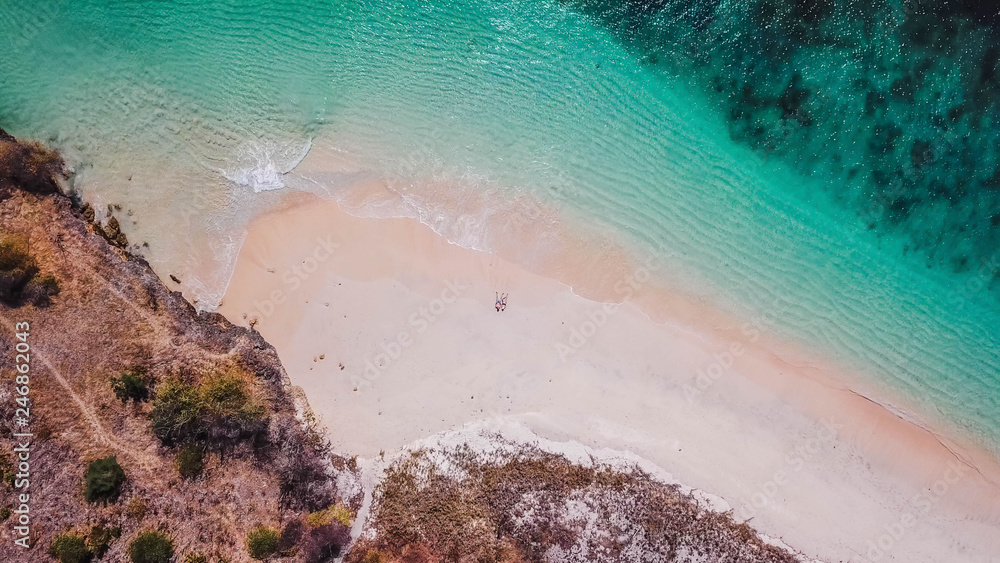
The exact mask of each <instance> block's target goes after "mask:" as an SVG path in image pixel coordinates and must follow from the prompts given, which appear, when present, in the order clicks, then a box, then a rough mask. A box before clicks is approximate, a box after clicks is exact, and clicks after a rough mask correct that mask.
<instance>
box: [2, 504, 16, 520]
mask: <svg viewBox="0 0 1000 563" xmlns="http://www.w3.org/2000/svg"><path fill="white" fill-rule="evenodd" d="M11 514H14V511H13V510H11V509H10V508H8V507H6V506H5V507H3V508H0V522H4V521H6V520H7V519H8V518H10V515H11Z"/></svg>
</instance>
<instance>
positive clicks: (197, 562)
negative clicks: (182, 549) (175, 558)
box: [184, 553, 208, 563]
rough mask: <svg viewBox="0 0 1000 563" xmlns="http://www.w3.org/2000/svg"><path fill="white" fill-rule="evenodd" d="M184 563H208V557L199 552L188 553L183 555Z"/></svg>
mask: <svg viewBox="0 0 1000 563" xmlns="http://www.w3.org/2000/svg"><path fill="white" fill-rule="evenodd" d="M184 563H208V557H205V556H204V555H202V554H200V553H188V554H187V555H186V556H185V557H184Z"/></svg>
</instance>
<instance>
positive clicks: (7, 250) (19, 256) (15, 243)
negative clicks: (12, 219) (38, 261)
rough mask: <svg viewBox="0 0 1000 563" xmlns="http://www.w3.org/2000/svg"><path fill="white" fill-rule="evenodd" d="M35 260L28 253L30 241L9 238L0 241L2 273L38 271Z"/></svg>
mask: <svg viewBox="0 0 1000 563" xmlns="http://www.w3.org/2000/svg"><path fill="white" fill-rule="evenodd" d="M37 268H38V267H37V266H36V265H35V261H34V259H32V258H31V254H30V253H29V252H28V241H27V240H25V239H23V238H21V237H13V236H8V237H4V238H2V239H0V272H27V271H30V272H32V275H33V274H34V272H35V271H37Z"/></svg>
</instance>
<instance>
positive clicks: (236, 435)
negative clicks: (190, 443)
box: [149, 369, 267, 445]
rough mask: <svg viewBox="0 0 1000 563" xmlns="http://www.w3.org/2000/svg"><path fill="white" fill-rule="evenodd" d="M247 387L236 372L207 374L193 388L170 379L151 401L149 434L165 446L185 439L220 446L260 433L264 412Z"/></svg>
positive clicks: (233, 370)
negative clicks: (150, 431) (204, 441)
mask: <svg viewBox="0 0 1000 563" xmlns="http://www.w3.org/2000/svg"><path fill="white" fill-rule="evenodd" d="M241 375H242V377H241ZM248 387H249V385H248V383H247V381H246V376H245V374H241V372H240V371H239V370H236V369H230V370H224V371H222V372H218V373H215V374H212V375H209V376H207V377H206V378H205V379H203V380H202V381H201V382H200V383H199V384H198V386H197V387H196V386H193V385H189V384H187V383H184V382H183V381H181V380H179V379H170V380H168V381H166V382H164V383H163V384H162V385H161V386H160V388H159V390H158V391H157V393H156V399H155V400H154V401H153V410H152V412H150V415H149V416H150V420H151V422H152V426H153V433H155V434H156V436H157V437H159V438H160V440H162V441H163V442H164V443H165V444H168V445H169V444H173V443H175V442H181V441H185V440H207V441H209V442H212V443H224V442H227V441H234V440H239V439H241V438H245V437H247V436H249V435H252V434H254V433H256V432H260V431H263V429H264V427H265V424H264V423H265V415H266V414H267V411H266V410H265V408H264V407H263V406H262V405H260V404H259V403H257V402H256V401H255V400H254V399H253V397H251V395H250V391H249V389H248Z"/></svg>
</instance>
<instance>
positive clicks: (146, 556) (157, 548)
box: [128, 530, 174, 563]
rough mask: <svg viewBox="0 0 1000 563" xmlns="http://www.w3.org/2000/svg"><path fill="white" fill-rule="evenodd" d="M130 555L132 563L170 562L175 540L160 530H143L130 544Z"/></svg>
mask: <svg viewBox="0 0 1000 563" xmlns="http://www.w3.org/2000/svg"><path fill="white" fill-rule="evenodd" d="M128 556H129V559H131V560H132V563H170V560H171V559H172V558H173V557H174V542H172V541H170V538H168V537H167V536H166V535H165V534H162V533H160V532H156V531H152V530H149V531H146V532H142V533H141V534H139V535H138V536H136V537H135V539H134V540H132V543H130V544H129V545H128Z"/></svg>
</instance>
